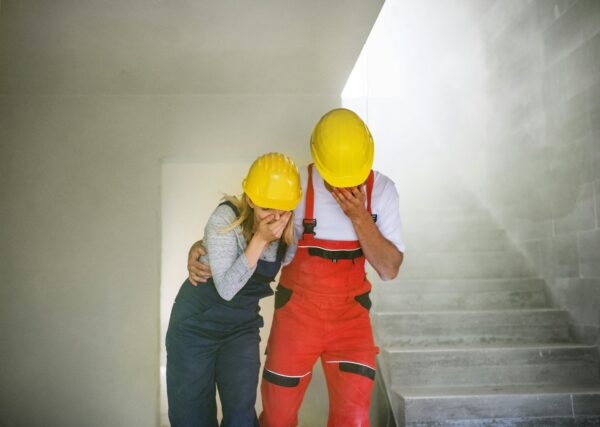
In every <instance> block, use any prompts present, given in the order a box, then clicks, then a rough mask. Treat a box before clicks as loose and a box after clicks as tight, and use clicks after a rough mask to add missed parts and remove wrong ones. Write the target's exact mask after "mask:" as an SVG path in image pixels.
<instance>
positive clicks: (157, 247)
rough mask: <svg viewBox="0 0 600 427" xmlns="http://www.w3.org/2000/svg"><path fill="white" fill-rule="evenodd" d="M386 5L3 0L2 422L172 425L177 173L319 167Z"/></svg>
mask: <svg viewBox="0 0 600 427" xmlns="http://www.w3.org/2000/svg"><path fill="white" fill-rule="evenodd" d="M381 3H382V2H381V1H372V2H363V1H359V0H355V1H352V2H350V3H349V2H346V1H344V5H345V7H344V8H342V7H341V2H338V1H332V2H320V1H316V0H315V1H309V0H307V1H303V2H296V1H272V2H270V1H267V2H259V3H256V2H251V3H250V2H243V1H236V0H231V1H229V0H227V1H223V2H208V1H198V2H189V1H184V0H174V1H168V2H167V1H152V2H146V1H140V0H107V1H97V2H82V1H78V0H57V1H53V2H40V1H37V0H18V1H6V0H5V1H3V2H2V13H1V15H0V197H1V203H0V337H2V338H1V341H0V366H1V368H0V384H2V388H1V390H0V425H8V426H28V427H29V426H61V427H63V426H78V427H79V426H81V425H86V426H127V427H131V426H142V427H146V426H156V425H158V423H159V376H158V372H159V362H160V357H159V354H160V341H161V340H160V319H159V313H160V288H159V286H160V265H161V193H160V188H161V164H162V162H163V161H164V159H171V160H179V161H181V160H185V161H188V162H196V161H201V162H205V163H211V162H214V161H219V162H231V161H240V160H242V161H246V160H250V159H253V158H254V157H256V155H258V154H260V153H264V152H267V151H276V150H279V151H283V152H286V153H287V154H289V155H291V156H293V157H294V158H295V159H297V160H298V162H299V163H303V162H305V161H306V160H308V155H309V153H308V149H307V144H308V138H309V135H310V132H311V130H312V126H313V125H314V123H315V122H316V121H317V120H318V118H319V117H320V116H321V114H323V112H325V111H327V110H328V109H330V108H333V107H336V106H338V105H339V93H340V91H341V88H342V87H343V85H344V82H345V81H346V79H347V76H348V74H349V72H350V70H351V67H352V64H353V63H354V62H355V60H356V57H357V56H358V52H359V50H360V47H361V45H362V43H363V42H364V40H365V39H366V36H367V34H368V31H369V29H370V27H371V25H372V23H373V21H374V19H375V16H376V14H377V12H378V10H379V8H380V6H381ZM181 262H182V263H183V264H185V258H184V259H182V261H181Z"/></svg>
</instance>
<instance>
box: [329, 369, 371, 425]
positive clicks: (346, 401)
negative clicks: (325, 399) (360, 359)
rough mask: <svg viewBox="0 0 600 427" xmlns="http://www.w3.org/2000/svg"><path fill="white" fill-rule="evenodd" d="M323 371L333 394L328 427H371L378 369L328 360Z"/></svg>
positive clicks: (330, 394) (330, 400)
mask: <svg viewBox="0 0 600 427" xmlns="http://www.w3.org/2000/svg"><path fill="white" fill-rule="evenodd" d="M373 366H374V365H373ZM323 371H324V372H325V378H326V380H327V390H328V393H329V421H328V424H327V425H328V427H368V426H369V407H370V404H371V392H372V390H373V383H374V381H373V380H374V378H375V370H374V369H372V368H371V367H368V366H365V365H362V364H356V363H354V362H343V363H326V362H325V361H324V362H323Z"/></svg>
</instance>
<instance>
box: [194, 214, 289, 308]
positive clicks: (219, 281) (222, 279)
mask: <svg viewBox="0 0 600 427" xmlns="http://www.w3.org/2000/svg"><path fill="white" fill-rule="evenodd" d="M235 219H236V215H235V213H234V212H233V210H232V209H231V207H229V206H227V205H220V206H218V207H217V208H216V209H215V211H214V212H213V213H212V215H211V216H210V218H209V219H208V222H207V223H206V227H205V228H204V245H205V247H206V249H207V255H205V256H203V257H202V258H200V261H201V262H203V263H205V264H208V265H210V269H211V271H212V277H213V280H214V282H215V287H216V288H217V292H218V293H219V295H220V296H221V298H223V299H225V300H227V301H230V300H231V299H232V298H233V297H234V296H235V295H236V294H237V293H238V292H239V291H240V289H242V288H243V287H244V285H245V284H246V282H248V280H249V279H250V277H251V276H252V274H253V273H254V270H256V266H255V267H252V268H250V267H249V266H248V261H247V260H246V255H245V254H244V250H245V249H246V246H247V244H246V241H245V240H244V236H243V235H242V229H241V227H239V226H238V227H235V228H234V229H233V230H231V231H228V232H226V233H223V232H222V230H223V229H225V228H227V227H228V226H229V224H231V223H232V222H233V221H235ZM278 245H279V242H277V241H275V242H272V243H271V244H270V245H269V246H267V247H266V249H265V250H264V251H263V252H262V254H261V256H260V259H262V260H265V261H275V260H276V257H277V247H278ZM295 252H296V245H295V244H294V245H291V246H290V247H289V248H288V250H287V254H286V256H285V259H284V261H283V265H287V264H289V263H290V262H291V260H292V258H293V257H294V254H295Z"/></svg>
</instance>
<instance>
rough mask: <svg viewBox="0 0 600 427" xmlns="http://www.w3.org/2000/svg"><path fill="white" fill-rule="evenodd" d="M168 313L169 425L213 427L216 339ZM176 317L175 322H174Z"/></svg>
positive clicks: (215, 408) (215, 423) (177, 315)
mask: <svg viewBox="0 0 600 427" xmlns="http://www.w3.org/2000/svg"><path fill="white" fill-rule="evenodd" d="M181 317H182V316H180V315H179V314H178V313H174V315H172V316H171V319H172V321H171V322H170V324H169V329H168V332H167V340H166V346H167V397H168V402H169V420H170V422H171V426H172V427H216V426H217V407H216V399H215V361H216V354H217V349H218V346H219V344H218V342H216V341H215V340H212V339H210V338H207V337H205V336H202V335H199V334H198V333H197V332H196V330H195V328H193V327H190V326H191V325H189V324H187V323H186V322H188V321H189V319H188V320H186V321H185V322H182V321H179V320H176V319H180V318H181ZM173 320H175V321H173Z"/></svg>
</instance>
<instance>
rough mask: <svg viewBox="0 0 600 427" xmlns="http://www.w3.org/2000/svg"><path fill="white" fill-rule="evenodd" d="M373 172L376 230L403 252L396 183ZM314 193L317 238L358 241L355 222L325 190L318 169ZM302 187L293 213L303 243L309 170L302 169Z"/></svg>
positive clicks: (372, 200)
mask: <svg viewBox="0 0 600 427" xmlns="http://www.w3.org/2000/svg"><path fill="white" fill-rule="evenodd" d="M373 172H374V178H375V179H374V182H373V191H372V194H371V211H372V213H373V214H376V215H377V222H376V223H375V224H376V225H377V228H378V229H379V231H380V232H381V234H382V235H383V237H385V238H386V239H387V240H389V241H390V242H392V243H393V244H394V245H395V246H396V247H397V248H398V250H399V251H400V252H404V250H405V246H404V241H403V239H402V222H401V220H400V202H399V199H398V192H397V191H396V186H395V185H394V182H393V181H392V180H391V179H389V178H388V177H387V176H385V175H383V174H381V173H379V172H377V171H373ZM312 181H313V191H314V217H315V218H316V219H317V226H316V227H315V237H316V238H317V239H324V240H341V241H350V240H358V238H357V237H356V232H355V231H354V227H353V226H352V222H351V221H350V219H349V218H348V217H347V216H346V214H345V213H344V211H343V210H342V208H340V206H339V205H338V204H337V202H336V201H335V199H334V198H333V196H332V195H331V193H330V192H329V191H328V190H327V188H325V183H324V182H323V178H322V177H321V175H320V174H319V171H318V170H317V168H316V167H315V166H313V168H312ZM300 182H301V184H302V200H301V201H300V203H299V204H298V207H296V210H295V211H294V221H295V224H294V225H295V232H296V238H297V239H301V238H302V233H303V231H304V227H303V226H302V220H303V219H304V211H305V208H306V188H307V182H308V167H306V166H305V167H303V168H301V169H300Z"/></svg>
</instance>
